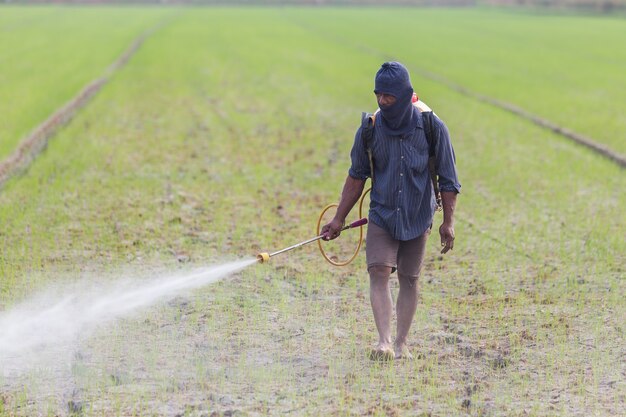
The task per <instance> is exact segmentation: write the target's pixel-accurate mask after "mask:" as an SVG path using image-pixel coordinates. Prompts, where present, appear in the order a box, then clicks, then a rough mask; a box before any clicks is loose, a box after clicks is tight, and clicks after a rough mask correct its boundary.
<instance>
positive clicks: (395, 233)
mask: <svg viewBox="0 0 626 417" xmlns="http://www.w3.org/2000/svg"><path fill="white" fill-rule="evenodd" d="M381 130H382V129H379V124H378V123H376V124H375V125H374V139H373V140H372V143H371V148H372V152H373V156H374V171H375V172H374V178H375V179H376V181H375V182H374V184H373V185H372V191H371V193H370V210H369V220H370V221H372V222H374V223H375V224H377V225H378V226H380V227H382V228H384V229H385V230H387V231H388V232H389V233H390V234H391V236H392V237H393V238H394V239H397V240H411V239H414V238H416V237H418V236H421V235H422V234H423V233H424V232H425V231H426V229H428V228H429V227H430V226H431V224H432V221H433V215H434V213H435V208H436V201H435V195H434V191H433V185H432V181H431V178H430V171H429V169H428V142H427V141H426V133H425V130H424V123H423V119H422V116H421V114H420V117H418V118H417V128H416V129H415V130H414V131H413V133H412V134H407V135H403V136H384V135H383V134H382V132H381ZM433 135H434V136H435V137H433V139H435V140H436V144H437V145H436V147H435V158H436V165H437V167H438V172H437V173H438V175H439V190H440V191H452V192H456V193H458V192H460V191H461V184H460V183H459V180H458V176H457V171H456V166H455V162H456V160H455V155H454V149H453V148H452V143H451V142H450V135H449V133H448V129H447V127H446V125H445V124H444V123H443V122H442V121H441V120H440V119H439V118H437V117H435V118H434V120H433ZM350 157H351V159H352V166H351V167H350V170H349V171H348V175H350V176H351V177H352V178H355V179H360V180H366V179H367V178H369V177H371V174H370V164H369V158H368V155H367V150H366V148H365V143H363V139H362V138H361V128H359V129H358V130H357V132H356V135H355V138H354V145H353V146H352V151H351V152H350Z"/></svg>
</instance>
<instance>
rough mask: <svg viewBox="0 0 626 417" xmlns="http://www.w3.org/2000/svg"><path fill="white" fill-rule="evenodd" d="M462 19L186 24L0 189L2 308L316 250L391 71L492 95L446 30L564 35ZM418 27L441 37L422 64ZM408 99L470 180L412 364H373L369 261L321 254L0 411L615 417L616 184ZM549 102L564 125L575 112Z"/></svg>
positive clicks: (431, 289)
mask: <svg viewBox="0 0 626 417" xmlns="http://www.w3.org/2000/svg"><path fill="white" fill-rule="evenodd" d="M20 10H21V9H20ZM38 10H39V9H38ZM42 10H46V9H42ZM81 10H82V9H81ZM111 10H116V9H111ZM151 10H152V9H151ZM157 10H165V11H167V10H169V11H168V13H169V12H171V13H174V12H175V10H174V9H171V10H170V9H157ZM23 12H24V13H26V12H25V11H23ZM73 12H74V9H63V13H73ZM164 13H165V12H164ZM463 13H469V15H464V14H463ZM463 13H461V12H459V11H447V10H404V9H388V10H387V9H384V10H382V9H376V10H374V9H372V10H369V9H368V10H365V11H363V10H352V9H319V10H318V9H315V10H309V9H307V10H305V11H302V10H299V9H239V8H238V9H229V8H212V9H188V10H187V9H185V10H183V11H182V12H180V13H179V14H178V15H177V16H176V17H175V18H174V19H173V20H171V21H170V22H169V24H167V25H166V26H165V27H163V28H161V29H160V30H159V31H158V32H156V33H155V34H154V35H153V36H152V37H151V38H150V39H149V40H148V41H147V42H146V43H145V44H144V45H143V46H142V48H141V49H140V51H139V52H138V54H137V55H136V56H135V57H134V58H133V59H132V60H131V62H130V63H129V65H128V66H127V67H125V68H124V69H123V70H122V71H121V72H120V73H118V74H117V75H116V76H115V77H114V78H113V80H112V81H111V83H110V84H108V85H107V87H106V88H105V89H104V90H103V91H101V92H100V93H99V94H98V95H97V97H96V98H95V100H94V101H93V102H92V103H91V104H90V105H89V106H88V107H87V108H85V109H84V110H83V111H82V112H81V113H80V115H79V116H78V117H77V118H76V119H75V120H74V121H73V122H72V123H71V124H70V125H68V126H67V128H65V129H64V130H63V131H62V132H60V133H59V135H58V136H57V137H55V138H54V140H53V142H51V144H50V146H49V148H48V149H47V150H46V152H44V153H43V154H42V155H41V156H40V158H38V159H37V161H36V163H35V164H34V165H33V166H32V167H31V168H30V169H29V171H28V172H27V173H26V174H25V175H23V176H22V177H20V178H16V179H14V180H13V181H11V182H9V183H8V184H7V185H6V186H5V187H4V189H3V190H2V193H0V203H1V204H0V221H1V222H2V226H1V233H0V241H1V244H2V247H3V254H2V257H1V259H0V273H1V274H2V277H3V279H2V281H1V287H0V305H1V306H2V308H3V309H5V310H9V309H10V308H11V307H12V306H13V305H15V304H17V303H18V302H19V301H20V300H21V299H24V298H27V297H28V296H29V295H30V294H31V293H33V292H36V291H37V290H38V289H39V288H42V287H45V286H46V285H48V284H50V283H52V284H55V283H60V282H64V281H74V280H81V279H90V280H102V281H107V280H115V279H118V278H119V277H121V276H150V275H151V274H156V273H164V272H171V271H181V270H186V269H187V268H190V267H192V266H199V265H205V264H209V263H220V262H223V261H225V260H229V259H233V258H241V257H250V256H254V254H256V253H258V252H260V251H268V250H269V251H271V250H274V249H280V248H282V247H286V246H288V245H291V244H293V243H296V242H299V241H302V240H304V239H306V238H308V237H310V236H312V235H313V233H314V231H313V229H314V225H315V219H316V216H317V214H318V212H319V211H320V210H321V208H322V207H323V206H324V205H325V204H327V203H329V202H333V201H336V200H337V198H338V194H339V192H340V188H341V184H342V181H343V179H344V178H345V175H346V173H347V168H348V164H349V160H348V153H349V150H350V147H351V144H352V140H353V135H354V130H355V128H356V126H357V124H358V121H359V116H360V111H362V110H370V109H371V108H372V107H373V105H374V101H373V98H372V94H371V84H372V81H373V74H374V72H375V71H376V69H377V68H378V66H379V65H380V63H381V60H382V56H383V55H390V56H395V57H397V58H398V59H400V60H402V61H405V62H407V64H408V65H409V67H410V68H412V69H417V68H423V67H426V66H428V67H426V68H427V69H428V70H430V71H436V72H437V73H441V74H443V75H445V76H448V77H451V78H453V77H458V78H455V81H457V82H463V83H465V84H468V87H473V88H476V89H477V90H480V91H481V92H483V93H489V94H494V95H495V92H496V90H498V89H497V88H496V87H495V86H494V84H493V83H491V82H488V80H487V79H483V78H482V77H483V75H482V73H481V71H478V70H476V71H473V72H472V74H474V75H476V77H471V76H470V74H465V73H463V74H464V75H463V77H461V75H460V74H461V73H462V72H463V71H462V68H463V66H462V65H461V63H459V62H458V61H457V58H458V57H459V55H458V54H457V53H456V52H455V51H457V49H455V48H457V47H455V46H453V45H452V43H453V42H452V39H449V40H447V39H446V38H445V37H442V36H434V35H440V33H439V30H438V29H437V28H438V27H441V28H442V29H443V28H446V27H448V28H450V27H454V31H453V32H452V33H454V32H456V33H457V34H458V35H457V37H456V38H455V39H456V40H457V41H458V40H463V39H466V41H467V42H471V41H472V39H473V36H478V34H480V33H484V34H485V35H484V36H483V37H482V38H481V39H490V42H493V43H496V42H497V41H498V39H499V40H500V41H501V44H500V45H508V44H509V43H508V42H509V40H510V37H511V36H513V34H516V35H517V36H518V37H519V38H523V37H524V35H525V34H526V33H527V31H525V30H522V29H520V28H519V27H518V28H517V29H516V26H515V25H513V23H515V22H517V23H519V24H520V25H521V24H522V22H526V23H528V25H531V24H532V25H538V26H541V25H542V24H546V25H548V26H553V25H549V24H548V23H549V21H550V19H557V17H554V16H551V17H549V18H547V20H546V19H542V18H541V17H534V18H531V17H530V16H523V17H520V16H516V15H511V14H508V13H502V14H497V17H499V18H498V19H495V20H494V19H492V17H493V16H494V14H493V12H490V11H489V12H484V13H485V14H482V13H483V12H480V11H479V12H474V11H464V12H463ZM463 16H466V17H471V18H466V19H463ZM381 18H382V21H393V22H405V23H406V24H405V25H403V24H397V25H396V24H394V25H392V26H391V27H388V31H387V32H383V33H386V35H385V36H386V38H385V37H383V36H381V35H380V33H381V32H380V31H378V30H372V27H374V25H375V23H377V22H379V21H381ZM507 19H510V20H511V21H509V22H508V23H510V24H505V23H507ZM519 19H521V20H519ZM524 19H528V20H527V21H526V20H524ZM568 19H578V18H568ZM416 21H417V22H421V23H422V24H423V27H422V29H423V30H424V32H423V33H433V38H432V40H431V41H430V42H421V43H420V44H419V45H420V49H418V48H417V47H416V46H415V45H416V44H415V42H412V40H413V36H415V35H414V34H415V32H414V31H412V30H410V29H411V26H410V25H409V23H410V22H416ZM585 21H586V20H585ZM368 22H371V25H370V24H368ZM489 22H493V23H491V25H492V26H489V25H488V23H489ZM569 22H570V21H569V20H568V21H566V22H565V23H564V25H565V27H568V25H569ZM597 22H602V23H604V24H607V25H609V26H610V23H611V22H612V21H611V20H603V19H597V20H594V19H590V21H589V25H592V26H593V25H595V24H598V23H597ZM607 22H608V23H607ZM472 25H473V26H472ZM483 26H486V27H485V28H484V32H483V29H482V27H483ZM521 27H522V28H523V27H526V26H521ZM477 28H481V29H480V31H479V30H478V29H477ZM552 29H553V30H554V31H557V32H558V31H559V29H558V27H556V26H553V27H552ZM544 30H547V29H546V28H544ZM560 30H561V31H566V29H565V28H561V29H560ZM487 33H496V34H500V33H504V34H503V35H502V36H498V37H495V36H487V35H486V34H487ZM403 34H404V36H406V39H407V41H403V42H400V41H399V40H400V39H404V37H403ZM507 34H508V35H507ZM132 37H133V36H129V38H132ZM507 39H509V40H507ZM531 39H533V38H531ZM540 39H543V38H540ZM383 41H384V42H383ZM534 42H535V43H540V44H541V45H540V46H538V47H537V48H539V49H541V48H549V43H541V42H540V40H535V41H534ZM607 42H610V41H607ZM522 43H523V42H522ZM528 43H529V44H528V46H525V47H520V46H519V44H515V45H517V46H516V49H518V50H519V51H520V52H519V53H520V55H524V54H526V56H533V55H532V54H533V51H534V49H533V47H532V44H531V42H530V40H529V41H528ZM363 45H368V47H369V48H376V49H377V50H380V51H381V54H372V53H371V49H364V47H363ZM480 45H481V48H480V50H479V51H478V52H480V53H481V54H483V53H484V54H485V55H489V57H490V59H491V64H489V63H488V62H489V61H488V62H483V60H475V61H473V64H472V65H478V66H479V67H481V68H482V67H484V68H502V73H503V74H505V75H506V74H507V72H506V70H505V69H504V68H507V66H508V68H511V66H515V62H516V61H515V59H513V58H512V57H511V55H510V54H508V53H505V51H503V52H502V54H495V53H494V54H488V53H487V52H483V51H489V50H491V51H496V50H500V49H498V48H497V47H496V46H493V47H491V46H489V45H491V44H486V45H485V44H483V43H480ZM461 46H462V45H459V46H458V50H459V51H460V50H462V47H461ZM465 46H466V45H465ZM490 48H491V49H490ZM525 48H526V49H525ZM568 48H570V46H569V44H567V45H566V46H563V48H555V49H557V50H556V51H555V54H556V53H560V51H562V50H568ZM600 50H602V48H600ZM416 51H419V52H420V53H419V54H418V53H416ZM437 51H445V52H446V53H439V54H437ZM470 55H471V54H469V55H466V56H465V57H466V58H467V59H466V61H468V65H470V64H471V62H472V61H471V60H470V59H469V58H468V56H470ZM492 55H493V56H492ZM470 57H471V56H470ZM430 58H432V59H430ZM435 58H437V59H435ZM520 59H521V58H520ZM581 59H583V58H581ZM616 59H617V58H616ZM438 60H439V61H438ZM511 60H512V61H511ZM496 61H497V62H496ZM573 68H576V66H573ZM599 68H600V67H599ZM601 68H603V67H601ZM537 71H539V69H537ZM544 71H545V73H546V74H556V73H557V72H558V71H560V70H559V69H558V66H556V65H554V66H552V65H551V64H550V63H546V65H545V67H544ZM511 76H512V77H515V76H520V77H521V76H522V75H519V74H517V73H513V74H511ZM572 77H574V78H576V79H582V78H577V77H581V76H579V75H572ZM492 78H493V77H492ZM531 79H534V77H529V78H527V79H526V82H527V83H528V84H524V86H525V87H526V86H529V85H530V81H529V80H531ZM413 82H414V84H415V85H416V86H419V89H420V91H421V92H423V93H422V96H423V97H424V98H425V100H426V102H427V103H428V104H430V105H432V106H433V107H434V108H435V109H436V111H437V113H438V114H439V115H440V116H441V117H442V118H444V120H445V121H446V123H447V124H448V126H449V128H450V131H451V132H452V134H453V139H454V144H455V150H456V154H457V157H458V164H459V172H460V176H461V182H462V184H463V193H462V195H461V196H460V198H459V207H458V213H457V227H456V232H457V242H456V245H455V249H454V252H453V253H452V254H451V256H446V257H445V258H442V257H439V256H438V255H437V252H436V250H437V246H438V238H437V236H436V235H435V236H433V237H431V240H430V243H429V249H428V260H427V265H426V268H425V271H424V274H423V277H422V280H421V289H422V301H421V304H420V308H419V310H418V313H417V315H416V319H415V323H414V327H413V331H412V335H411V340H410V344H411V348H412V350H413V352H414V354H415V356H416V358H415V359H414V360H411V361H405V362H401V363H396V364H391V365H388V364H378V363H371V362H369V361H368V360H367V359H366V351H367V348H368V347H369V345H370V344H371V343H373V342H374V341H375V337H376V336H375V329H374V325H373V320H372V317H371V311H370V307H369V301H368V286H367V276H366V273H365V271H364V265H363V264H364V256H363V255H361V256H359V258H357V260H356V261H355V262H354V263H353V264H351V265H350V266H348V267H345V268H334V267H331V266H329V265H326V264H325V263H324V262H323V260H322V259H321V257H320V256H319V254H317V253H316V250H315V248H314V247H312V246H310V247H306V248H302V249H299V250H297V251H294V252H291V253H289V254H285V255H281V257H276V258H275V259H272V261H271V262H270V263H268V264H265V265H257V266H254V267H250V268H248V269H246V270H245V271H243V272H242V273H240V274H237V275H235V276H233V277H230V278H228V279H226V280H224V281H222V282H220V283H217V284H215V285H211V286H209V287H206V288H203V289H201V290H199V291H197V292H195V293H193V294H186V295H182V296H180V297H176V298H174V299H172V300H169V301H168V302H165V303H162V304H159V305H155V306H153V307H151V308H150V309H148V310H146V311H142V312H139V313H138V314H137V315H135V316H133V317H128V318H126V319H123V320H119V321H117V322H115V323H113V324H111V325H108V326H104V327H102V328H99V329H96V332H95V333H94V334H93V335H92V336H90V337H81V338H80V339H79V340H78V341H77V346H76V348H75V349H74V351H73V352H67V353H66V354H67V356H68V359H67V360H60V361H59V365H58V366H59V367H60V369H58V370H54V369H53V370H45V369H44V370H40V371H38V372H35V371H33V374H32V375H26V376H25V377H24V378H23V379H19V380H18V381H10V380H6V379H5V380H4V381H2V380H0V386H2V387H3V388H2V389H1V390H0V415H7V416H12V415H32V414H35V413H37V412H39V413H41V414H42V415H64V414H71V413H74V414H78V415H80V414H82V415H89V416H92V415H93V416H105V415H125V416H126V415H128V416H130V415H145V416H150V415H172V416H173V415H187V416H198V415H211V413H213V412H216V413H218V414H222V415H226V414H230V415H233V414H237V413H239V414H241V415H285V414H288V413H291V414H295V415H324V414H327V415H373V416H387V415H461V414H470V415H498V416H499V415H503V416H504V415H506V416H515V415H519V416H522V415H533V416H547V415H550V416H553V415H618V414H619V413H620V411H619V410H620V409H623V405H624V403H625V394H624V392H625V387H624V383H623V380H624V369H623V366H619V364H620V363H621V362H623V361H622V360H621V358H623V354H624V351H623V340H624V327H623V324H622V323H623V322H624V317H625V309H624V302H623V300H624V295H625V289H626V288H625V286H624V279H623V278H624V268H625V267H626V264H625V260H624V255H623V254H624V253H626V246H625V245H626V242H624V239H623V236H624V231H625V230H626V219H625V218H624V216H623V215H622V214H621V211H620V207H624V205H625V204H626V201H625V200H626V196H625V195H624V193H623V191H622V190H623V189H625V187H626V179H625V177H624V174H623V171H622V170H621V169H620V168H618V167H617V166H615V165H614V164H612V163H610V162H608V161H606V160H604V159H603V158H601V157H599V156H596V155H594V154H592V153H590V152H589V151H588V150H586V149H584V148H581V147H579V146H576V145H574V144H571V143H569V142H568V141H566V140H565V139H562V138H560V137H558V136H555V135H553V134H551V133H548V132H545V131H543V130H541V129H539V128H537V127H535V126H533V125H531V124H529V123H528V122H526V121H523V120H520V119H518V118H516V117H514V116H512V115H510V114H507V113H505V112H502V111H500V110H497V109H494V108H491V107H489V106H487V105H484V104H481V103H477V102H475V101H473V100H471V99H469V98H467V97H465V96H461V95H459V94H458V93H455V92H454V91H452V90H450V89H449V88H446V87H445V86H442V85H439V84H437V83H435V82H433V81H431V80H429V79H427V78H423V77H421V76H420V75H418V74H415V73H414V75H413ZM578 82H580V81H576V83H578ZM576 83H575V84H576ZM505 84H506V83H502V84H500V85H501V86H502V85H505ZM502 88H504V87H502ZM510 88H511V90H510V91H514V90H515V89H514V88H513V87H510ZM529 88H531V87H529ZM532 88H535V89H536V90H535V91H536V92H537V94H539V91H543V93H541V95H540V96H539V97H540V99H538V100H536V101H537V102H540V103H542V104H541V106H545V107H546V108H550V109H552V107H551V106H548V105H547V104H544V103H547V102H557V101H559V99H558V97H559V96H561V94H560V93H558V92H556V91H551V90H546V89H543V90H541V88H540V86H536V87H535V86H532ZM563 88H564V89H565V90H567V91H568V92H569V91H571V90H572V89H575V88H572V87H571V86H570V87H567V88H565V87H563ZM521 90H526V88H521ZM502 91H504V90H502ZM519 94H520V95H521V94H522V93H519ZM568 94H571V93H568ZM603 94H608V95H609V96H611V97H618V95H619V94H621V93H620V92H619V91H618V89H617V88H616V89H611V90H607V91H606V92H605V93H603ZM511 97H514V96H511ZM515 97H517V96H515ZM565 97H568V96H567V95H565V96H563V98H565ZM515 100H519V101H518V104H524V105H525V104H528V102H525V101H524V100H526V99H525V98H523V97H522V98H519V97H517V98H516V99H515ZM511 101H514V100H511ZM560 103H561V105H562V107H563V108H566V109H567V112H570V113H571V112H574V111H575V108H576V107H577V106H576V104H575V102H571V101H570V100H568V99H564V100H563V101H560ZM615 103H620V101H618V100H616V101H615ZM616 105H619V104H616ZM552 111H554V110H552ZM553 114H555V113H553ZM598 114H599V116H598V117H605V118H606V119H607V120H608V116H607V115H606V113H603V112H598ZM563 120H564V119H563ZM585 120H586V121H589V120H588V119H585ZM585 120H583V121H579V122H580V123H583V122H584V121H585ZM568 121H569V120H568ZM589 122H590V121H589ZM615 123H620V122H619V121H616V122H615ZM568 126H569V124H568ZM581 126H582V127H581V130H584V129H592V128H593V125H592V124H591V122H590V124H584V125H582V124H581ZM573 127H575V126H573ZM598 132H605V130H599V131H598ZM602 135H604V133H603V134H602ZM602 135H600V136H602ZM600 136H598V137H600ZM609 136H610V133H609V134H607V136H606V137H609ZM438 221H440V219H436V223H435V225H436V226H437V222H438ZM344 237H345V238H352V236H350V235H348V234H347V233H346V236H344ZM180 259H183V260H188V263H187V264H181V263H180V262H179V260H180ZM393 291H394V293H395V292H396V291H397V288H395V286H394V289H393ZM67 363H69V364H70V365H71V366H68V367H65V366H64V365H65V364H67Z"/></svg>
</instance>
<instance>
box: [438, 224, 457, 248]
mask: <svg viewBox="0 0 626 417" xmlns="http://www.w3.org/2000/svg"><path fill="white" fill-rule="evenodd" d="M439 235H440V236H441V246H443V248H442V249H441V253H446V252H448V251H449V250H452V249H453V248H454V226H452V225H451V224H448V223H442V224H441V226H439Z"/></svg>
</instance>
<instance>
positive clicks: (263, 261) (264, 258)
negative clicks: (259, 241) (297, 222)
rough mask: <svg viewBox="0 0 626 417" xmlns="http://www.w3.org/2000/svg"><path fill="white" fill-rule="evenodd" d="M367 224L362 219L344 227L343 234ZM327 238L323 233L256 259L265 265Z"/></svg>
mask: <svg viewBox="0 0 626 417" xmlns="http://www.w3.org/2000/svg"><path fill="white" fill-rule="evenodd" d="M366 224H367V219H366V218H362V219H359V220H357V221H355V222H352V223H350V224H349V225H346V226H344V227H343V228H342V229H341V231H342V232H343V231H344V230H348V229H353V228H355V227H361V226H364V225H366ZM325 236H326V234H325V233H322V234H321V235H319V236H315V237H314V238H311V239H308V240H305V241H304V242H300V243H296V244H295V245H293V246H289V247H288V248H285V249H281V250H279V251H276V252H273V253H268V252H261V253H259V254H258V255H257V257H256V258H257V260H258V261H259V262H260V263H265V262H267V261H269V260H270V258H271V257H272V256H276V255H278V254H281V253H284V252H287V251H290V250H292V249H296V248H299V247H301V246H304V245H308V244H309V243H313V242H316V241H318V240H320V239H322V238H324V237H325ZM322 253H323V252H322Z"/></svg>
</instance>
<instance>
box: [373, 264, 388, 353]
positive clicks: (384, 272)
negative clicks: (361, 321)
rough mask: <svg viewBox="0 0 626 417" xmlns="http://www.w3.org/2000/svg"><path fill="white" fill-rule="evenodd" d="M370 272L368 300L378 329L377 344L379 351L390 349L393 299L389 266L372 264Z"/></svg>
mask: <svg viewBox="0 0 626 417" xmlns="http://www.w3.org/2000/svg"><path fill="white" fill-rule="evenodd" d="M369 274H370V302H371V303H372V311H373V312H374V321H375V322H376V329H378V345H377V347H376V349H378V350H381V351H383V350H384V351H388V350H391V318H392V316H393V300H392V298H391V290H390V289H389V275H390V274H391V268H389V267H386V266H372V267H371V268H370V269H369Z"/></svg>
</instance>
